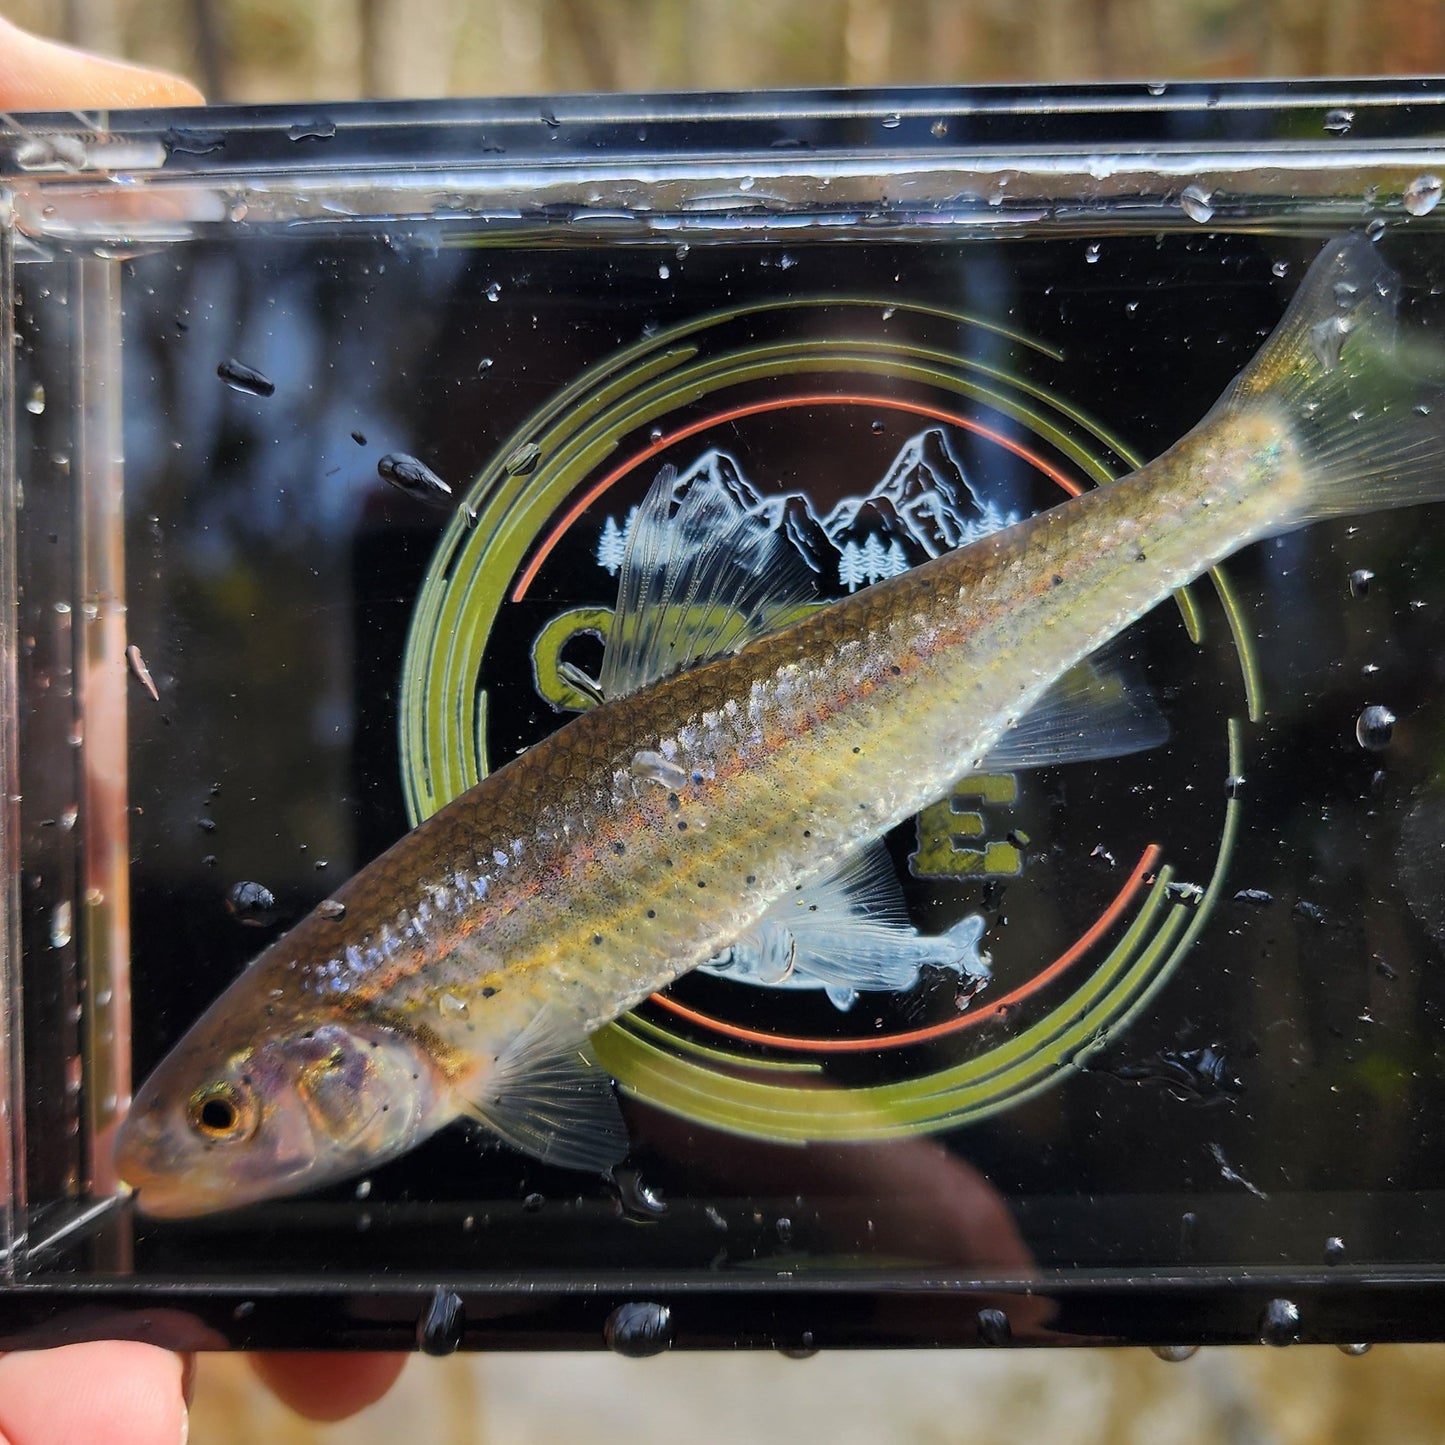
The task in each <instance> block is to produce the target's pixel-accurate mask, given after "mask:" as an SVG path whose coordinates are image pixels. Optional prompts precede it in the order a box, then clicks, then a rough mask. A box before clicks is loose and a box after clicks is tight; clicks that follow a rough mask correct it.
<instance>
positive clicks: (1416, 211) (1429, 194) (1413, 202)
mask: <svg viewBox="0 0 1445 1445" xmlns="http://www.w3.org/2000/svg"><path fill="white" fill-rule="evenodd" d="M1442 189H1445V188H1442V186H1441V184H1440V177H1439V176H1431V175H1424V176H1416V177H1415V179H1414V180H1413V181H1411V182H1410V184H1409V185H1408V186H1406V187H1405V209H1406V210H1407V211H1409V213H1410V214H1411V215H1412V216H1428V215H1429V214H1430V212H1431V211H1433V210H1434V209H1435V207H1436V206H1437V205H1439V204H1440V193H1441V190H1442Z"/></svg>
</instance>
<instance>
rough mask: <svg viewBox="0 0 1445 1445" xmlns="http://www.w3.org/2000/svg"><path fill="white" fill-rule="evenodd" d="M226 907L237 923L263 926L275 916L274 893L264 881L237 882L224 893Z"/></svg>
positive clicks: (272, 920) (254, 926)
mask: <svg viewBox="0 0 1445 1445" xmlns="http://www.w3.org/2000/svg"><path fill="white" fill-rule="evenodd" d="M226 908H227V909H228V910H229V912H230V914H231V917H233V918H234V919H235V920H236V921H237V922H238V923H247V924H250V925H251V927H253V928H265V927H266V926H267V925H268V924H270V923H273V922H274V921H275V918H276V895H275V894H274V893H272V892H271V890H270V889H269V888H267V887H266V885H265V884H264V883H251V882H242V883H237V884H236V885H235V886H234V887H233V888H232V889H231V891H230V892H229V893H228V894H226Z"/></svg>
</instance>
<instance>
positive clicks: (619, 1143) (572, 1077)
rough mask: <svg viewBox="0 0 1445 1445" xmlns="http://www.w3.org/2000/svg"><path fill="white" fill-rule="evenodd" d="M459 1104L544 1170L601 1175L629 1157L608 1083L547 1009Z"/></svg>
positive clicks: (465, 1111) (541, 1011)
mask: <svg viewBox="0 0 1445 1445" xmlns="http://www.w3.org/2000/svg"><path fill="white" fill-rule="evenodd" d="M458 1104H459V1107H460V1109H461V1112H462V1113H464V1114H467V1115H468V1116H470V1117H471V1118H473V1119H476V1120H478V1121H479V1122H481V1123H483V1124H485V1125H486V1126H487V1128H488V1129H490V1130H491V1131H492V1132H493V1133H494V1134H498V1135H500V1136H501V1137H502V1138H503V1139H504V1140H505V1141H506V1142H507V1143H508V1144H510V1145H512V1147H513V1148H514V1149H520V1150H521V1151H522V1152H523V1153H524V1154H530V1155H532V1157H533V1158H535V1159H540V1160H542V1161H543V1162H544V1163H546V1164H560V1165H562V1166H563V1167H565V1168H568V1169H589V1170H596V1171H597V1172H598V1173H602V1172H604V1171H606V1170H608V1169H610V1168H611V1167H612V1166H613V1165H614V1164H617V1163H619V1162H621V1160H623V1159H624V1158H626V1156H627V1147H628V1145H627V1126H626V1125H625V1124H624V1123H623V1122H622V1111H621V1110H620V1109H619V1108H618V1105H617V1098H616V1096H615V1095H614V1094H613V1092H612V1080H611V1079H610V1078H609V1077H608V1076H607V1075H606V1074H605V1073H604V1072H603V1071H602V1070H601V1069H599V1068H598V1067H597V1065H596V1064H595V1063H594V1062H593V1061H592V1060H591V1058H590V1057H589V1056H588V1054H587V1052H586V1050H585V1048H584V1047H583V1045H582V1044H579V1043H578V1042H577V1039H576V1036H575V1031H573V1030H570V1029H566V1028H564V1027H562V1026H561V1024H560V1022H559V1020H558V1019H557V1018H556V1016H555V1015H554V1014H553V1013H552V1012H551V1011H550V1010H548V1009H542V1010H540V1011H539V1012H538V1013H537V1015H536V1017H535V1018H534V1019H533V1020H532V1022H531V1023H530V1024H528V1025H527V1027H526V1028H525V1029H523V1030H522V1031H521V1033H519V1034H518V1035H517V1037H516V1038H515V1039H513V1041H512V1042H511V1044H510V1045H508V1047H507V1048H506V1049H505V1050H504V1051H503V1052H502V1053H501V1054H500V1055H499V1056H498V1057H497V1059H496V1061H495V1063H494V1064H493V1066H492V1068H491V1070H490V1071H488V1072H487V1073H486V1075H485V1076H484V1077H483V1078H482V1079H481V1080H480V1081H479V1083H478V1085H477V1087H475V1088H474V1089H470V1090H466V1091H465V1092H464V1093H462V1094H460V1096H459V1098H458Z"/></svg>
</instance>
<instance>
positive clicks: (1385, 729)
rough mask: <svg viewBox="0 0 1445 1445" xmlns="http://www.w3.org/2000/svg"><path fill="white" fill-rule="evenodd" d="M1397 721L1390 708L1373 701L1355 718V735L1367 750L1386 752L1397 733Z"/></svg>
mask: <svg viewBox="0 0 1445 1445" xmlns="http://www.w3.org/2000/svg"><path fill="white" fill-rule="evenodd" d="M1395 722H1396V718H1395V714H1394V713H1392V712H1391V711H1390V709H1389V708H1387V707H1384V706H1382V705H1381V704H1380V703H1371V704H1370V706H1369V707H1367V708H1366V709H1365V710H1364V711H1363V712H1362V713H1361V714H1360V715H1359V717H1358V718H1357V719H1356V720H1355V737H1356V739H1357V740H1358V741H1359V744H1360V746H1361V747H1362V748H1364V749H1365V750H1366V751H1367V752H1372V753H1380V752H1384V750H1385V749H1386V748H1387V747H1389V746H1390V739H1391V738H1392V737H1393V736H1394V735H1395Z"/></svg>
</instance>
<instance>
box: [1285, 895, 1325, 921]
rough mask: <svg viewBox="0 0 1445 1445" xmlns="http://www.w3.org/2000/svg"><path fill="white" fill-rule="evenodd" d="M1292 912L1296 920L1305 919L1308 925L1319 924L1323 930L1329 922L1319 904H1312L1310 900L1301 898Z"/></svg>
mask: <svg viewBox="0 0 1445 1445" xmlns="http://www.w3.org/2000/svg"><path fill="white" fill-rule="evenodd" d="M1290 911H1291V912H1292V913H1293V914H1294V916H1295V917H1296V918H1300V919H1303V920H1304V921H1305V922H1306V923H1317V924H1319V926H1320V927H1321V928H1323V927H1324V926H1325V924H1326V923H1328V922H1329V920H1328V919H1327V918H1326V917H1325V910H1324V909H1323V908H1321V907H1320V906H1319V904H1318V903H1311V902H1310V901H1309V899H1308V898H1301V899H1300V901H1299V902H1298V903H1296V904H1295V906H1294V907H1293V909H1291V910H1290Z"/></svg>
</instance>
